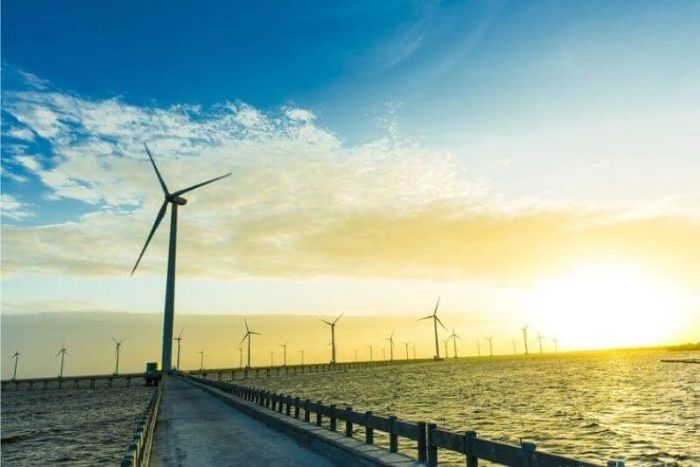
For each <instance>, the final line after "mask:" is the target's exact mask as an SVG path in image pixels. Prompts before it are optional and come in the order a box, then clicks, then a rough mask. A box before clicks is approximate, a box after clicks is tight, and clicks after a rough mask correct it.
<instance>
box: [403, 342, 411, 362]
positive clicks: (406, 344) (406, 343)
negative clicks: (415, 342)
mask: <svg viewBox="0 0 700 467" xmlns="http://www.w3.org/2000/svg"><path fill="white" fill-rule="evenodd" d="M408 344H410V342H404V343H403V345H405V346H406V360H408Z"/></svg>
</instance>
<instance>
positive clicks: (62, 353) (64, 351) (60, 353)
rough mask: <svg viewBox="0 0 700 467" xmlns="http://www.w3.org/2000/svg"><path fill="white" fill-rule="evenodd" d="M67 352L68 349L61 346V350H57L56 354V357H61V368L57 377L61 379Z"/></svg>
mask: <svg viewBox="0 0 700 467" xmlns="http://www.w3.org/2000/svg"><path fill="white" fill-rule="evenodd" d="M67 350H68V349H66V348H65V347H63V346H61V350H59V351H58V353H57V354H56V356H57V357H58V356H59V355H60V356H61V368H60V369H59V370H58V377H59V378H63V361H64V360H65V358H66V354H67V353H68V352H67Z"/></svg>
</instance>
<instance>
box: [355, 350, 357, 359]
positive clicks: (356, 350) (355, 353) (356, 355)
mask: <svg viewBox="0 0 700 467" xmlns="http://www.w3.org/2000/svg"><path fill="white" fill-rule="evenodd" d="M355 361H357V349H355Z"/></svg>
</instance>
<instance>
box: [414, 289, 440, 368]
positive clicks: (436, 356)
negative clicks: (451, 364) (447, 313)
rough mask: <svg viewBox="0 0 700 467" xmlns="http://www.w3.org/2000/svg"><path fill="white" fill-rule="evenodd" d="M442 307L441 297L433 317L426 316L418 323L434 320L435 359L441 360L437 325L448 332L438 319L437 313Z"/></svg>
mask: <svg viewBox="0 0 700 467" xmlns="http://www.w3.org/2000/svg"><path fill="white" fill-rule="evenodd" d="M439 306H440V297H438V299H437V302H436V303H435V310H434V311H433V314H432V315H428V316H425V317H423V318H419V319H418V320H417V321H422V320H424V319H432V320H433V328H434V330H435V359H436V360H440V341H439V339H438V328H437V325H438V323H440V326H442V328H443V329H444V330H445V331H447V328H446V327H445V325H444V324H442V321H440V318H438V315H437V311H438V307H439Z"/></svg>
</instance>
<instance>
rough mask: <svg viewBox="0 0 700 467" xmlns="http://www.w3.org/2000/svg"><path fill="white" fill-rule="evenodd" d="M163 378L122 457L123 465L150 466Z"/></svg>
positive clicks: (123, 466)
mask: <svg viewBox="0 0 700 467" xmlns="http://www.w3.org/2000/svg"><path fill="white" fill-rule="evenodd" d="M163 384H164V382H163V380H162V379H161V381H160V383H159V384H158V388H157V389H156V391H155V392H154V393H153V396H151V400H150V401H149V403H148V407H147V408H146V411H145V412H144V413H143V415H142V416H141V419H140V420H139V422H138V424H137V425H136V431H135V432H134V437H133V439H132V440H131V444H130V445H129V449H128V450H127V452H126V454H125V455H124V457H123V458H122V462H121V464H120V465H121V467H136V466H138V467H142V466H148V462H149V459H150V457H151V446H152V445H153V435H154V432H155V428H156V421H157V420H158V410H159V408H160V399H161V397H162V394H163Z"/></svg>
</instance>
